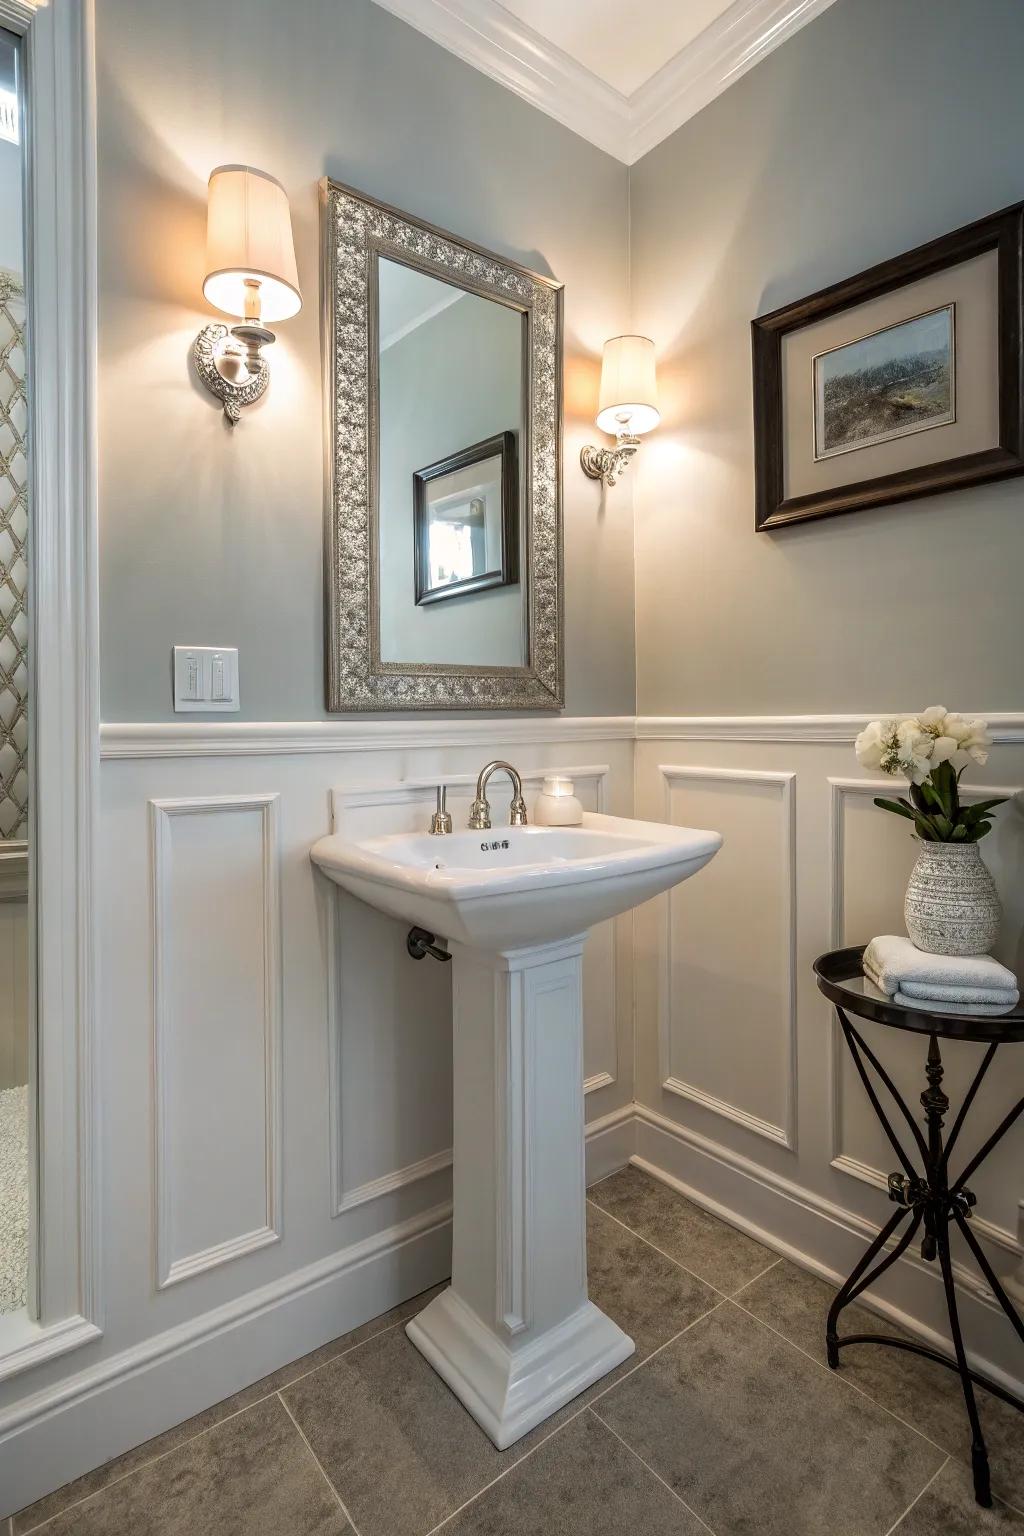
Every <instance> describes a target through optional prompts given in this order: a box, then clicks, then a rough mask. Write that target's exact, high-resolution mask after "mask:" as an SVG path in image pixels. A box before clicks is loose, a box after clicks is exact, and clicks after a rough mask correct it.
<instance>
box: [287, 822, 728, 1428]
mask: <svg viewBox="0 0 1024 1536" xmlns="http://www.w3.org/2000/svg"><path fill="white" fill-rule="evenodd" d="M721 842H722V839H721V837H720V836H719V834H718V833H717V832H699V831H694V830H692V829H689V828H685V827H674V826H665V825H661V824H658V823H654V822H642V821H630V820H625V819H623V818H621V817H617V816H602V815H597V814H591V813H585V814H584V817H583V824H582V825H581V826H579V827H538V826H527V827H503V826H497V827H494V828H493V829H492V830H490V831H487V832H465V831H460V832H456V833H452V834H450V835H448V836H444V837H432V836H430V834H429V833H425V832H405V833H394V834H391V835H387V836H372V837H363V838H352V837H346V836H344V835H343V834H340V833H339V834H335V835H334V836H331V837H325V838H322V839H321V840H320V842H318V843H317V844H316V845H315V846H314V848H313V850H312V858H313V860H314V862H315V863H316V864H318V865H319V866H320V868H321V869H322V870H324V872H325V873H326V874H327V875H329V876H330V878H331V879H332V880H334V881H336V882H337V883H338V885H340V886H342V887H344V889H345V890H347V891H349V892H351V893H352V894H353V895H355V896H358V897H360V898H361V899H362V900H363V901H366V902H368V903H370V904H371V905H372V906H375V907H378V908H380V910H381V911H383V912H386V913H389V914H390V915H391V916H393V917H396V918H399V919H401V920H402V921H404V922H408V923H410V924H416V925H418V926H420V927H423V928H427V929H429V930H430V931H431V932H432V933H434V934H435V935H436V936H437V937H439V938H444V939H447V940H448V941H449V944H450V948H451V954H452V964H451V970H452V1025H453V1070H454V1095H453V1099H454V1104H453V1147H454V1157H453V1164H454V1166H453V1193H454V1221H453V1233H452V1283H451V1285H450V1287H449V1288H448V1290H446V1291H444V1292H442V1293H441V1295H439V1296H436V1297H435V1298H434V1300H433V1301H432V1302H431V1303H430V1305H429V1306H428V1307H426V1308H425V1310H424V1311H423V1312H421V1313H420V1314H419V1316H418V1317H416V1318H414V1319H413V1321H412V1322H411V1323H409V1324H408V1325H407V1332H408V1334H409V1337H410V1338H411V1339H412V1341H413V1343H414V1344H415V1345H416V1347H417V1349H419V1350H420V1352H421V1353H422V1354H423V1355H424V1356H425V1357H426V1358H427V1359H428V1360H429V1361H430V1363H431V1365H433V1367H434V1369H435V1370H436V1371H437V1372H438V1373H439V1374H440V1375H441V1376H442V1377H443V1378H444V1380H445V1381H446V1382H447V1383H448V1385H449V1386H450V1387H451V1389H452V1391H453V1392H454V1393H455V1394H456V1396H457V1397H458V1398H459V1399H460V1401H461V1402H462V1403H463V1404H464V1405H465V1407H466V1408H467V1409H468V1410H469V1412H470V1413H471V1414H472V1415H473V1417H474V1418H475V1419H476V1421H477V1423H478V1424H480V1425H481V1427H482V1428H483V1429H484V1430H485V1431H486V1433H487V1434H488V1435H490V1437H491V1439H492V1440H493V1441H494V1443H495V1445H497V1446H498V1447H499V1449H503V1448H504V1447H505V1446H508V1445H511V1444H512V1443H513V1442H514V1441H515V1440H518V1439H519V1438H520V1437H521V1436H522V1435H525V1434H527V1433H528V1431H529V1430H531V1429H533V1427H534V1426H535V1425H536V1424H539V1423H540V1422H541V1421H542V1420H544V1419H546V1418H548V1417H549V1415H551V1414H552V1413H555V1412H556V1411H557V1410H558V1409H559V1408H561V1407H562V1406H563V1404H565V1403H567V1402H569V1401H570V1400H571V1399H572V1398H574V1397H576V1396H578V1395H579V1393H580V1392H583V1391H585V1390H586V1388H587V1387H589V1386H590V1385H591V1384H592V1383H593V1382H595V1381H597V1380H599V1378H600V1377H602V1376H604V1375H606V1374H607V1372H609V1371H611V1370H614V1368H615V1367H616V1366H617V1365H619V1364H620V1363H621V1362H622V1361H623V1360H626V1359H628V1358H629V1356H630V1355H631V1354H632V1353H633V1350H634V1347H635V1346H634V1344H633V1341H632V1339H631V1338H629V1336H628V1335H627V1334H626V1333H624V1332H623V1330H622V1329H621V1328H620V1327H619V1326H618V1325H617V1324H616V1323H614V1322H613V1321H612V1320H611V1318H609V1317H606V1316H605V1314H604V1313H603V1312H602V1311H601V1310H600V1308H598V1307H596V1306H595V1305H594V1304H593V1302H592V1301H590V1299H589V1297H588V1295H587V1250H586V1202H585V1191H584V1185H585V1175H584V1111H583V985H582V964H583V945H584V941H585V938H586V930H587V929H588V928H589V927H590V926H591V925H592V924H593V923H597V922H601V921H603V920H604V919H606V918H610V917H614V916H616V915H617V914H618V913H620V912H625V911H626V910H627V909H629V908H630V907H634V906H636V905H637V903H639V902H643V901H646V900H648V899H649V898H650V897H652V896H656V895H658V894H660V893H661V892H663V891H666V890H668V889H669V888H670V887H672V886H674V885H678V884H679V882H680V881H682V880H685V879H686V878H687V877H688V876H689V875H692V874H695V873H696V871H697V870H699V869H700V868H701V867H702V866H703V865H704V864H706V863H707V862H708V860H709V859H710V858H712V857H713V855H714V854H715V853H716V852H717V850H718V848H719V847H720V846H721ZM409 963H410V964H414V963H419V964H427V965H433V964H435V962H434V961H433V960H422V961H420V962H414V961H412V960H410V962H409Z"/></svg>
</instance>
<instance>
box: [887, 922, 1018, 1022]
mask: <svg viewBox="0 0 1024 1536" xmlns="http://www.w3.org/2000/svg"><path fill="white" fill-rule="evenodd" d="M864 974H865V976H866V977H867V978H868V980H869V981H873V982H874V984H875V986H876V987H878V988H879V990H880V991H882V992H886V993H888V995H889V996H890V997H891V998H892V999H893V1001H894V1002H896V1003H902V1004H903V1005H904V1006H905V1007H907V1008H915V1007H920V1006H921V1004H922V1003H926V1004H927V1011H929V1012H935V1013H962V1012H964V1011H965V1010H968V1011H970V1012H971V1013H985V1014H987V1013H992V1014H997V1013H1006V1012H1007V1011H1008V1010H1009V1009H1011V1008H1013V1007H1015V1006H1016V1003H1017V1000H1018V998H1019V996H1020V993H1019V992H1018V990H1017V978H1016V976H1015V975H1014V974H1013V972H1012V971H1008V970H1007V969H1006V966H1005V965H1000V964H999V961H998V960H993V958H992V956H991V955H929V954H926V953H925V951H924V950H923V949H918V948H917V946H916V945H914V944H912V943H911V942H910V940H909V939H904V938H901V937H900V936H899V935H897V934H894V933H886V934H883V935H882V936H881V937H880V938H877V939H872V940H871V943H870V944H869V945H868V947H867V949H865V951H864Z"/></svg>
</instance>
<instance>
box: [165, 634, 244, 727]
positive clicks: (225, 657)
mask: <svg viewBox="0 0 1024 1536" xmlns="http://www.w3.org/2000/svg"><path fill="white" fill-rule="evenodd" d="M238 707H239V706H238V649H237V647H236V646H233V645H176V646H175V647H174V708H175V712H176V713H178V714H188V713H189V712H193V711H195V712H198V711H205V712H210V711H213V710H236V709H238Z"/></svg>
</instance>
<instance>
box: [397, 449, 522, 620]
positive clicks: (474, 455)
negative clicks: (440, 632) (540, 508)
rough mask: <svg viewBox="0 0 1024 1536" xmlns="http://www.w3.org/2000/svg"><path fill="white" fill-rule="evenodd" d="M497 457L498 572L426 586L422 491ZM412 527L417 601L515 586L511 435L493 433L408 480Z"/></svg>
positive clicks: (515, 465) (515, 462)
mask: <svg viewBox="0 0 1024 1536" xmlns="http://www.w3.org/2000/svg"><path fill="white" fill-rule="evenodd" d="M495 458H500V460H501V471H500V483H501V565H500V567H499V568H498V569H497V570H493V571H482V572H481V573H480V575H479V576H468V577H466V579H465V580H464V581H451V582H448V583H447V585H445V586H443V587H432V586H431V585H430V503H429V499H428V495H427V488H428V486H429V485H430V483H431V481H433V480H440V479H441V478H442V476H444V475H450V474H452V473H453V472H454V471H455V470H460V469H471V468H472V467H473V465H474V464H482V463H484V462H485V461H486V460H487V459H495ZM412 494H413V529H414V542H415V564H416V602H417V605H420V604H423V603H440V602H443V601H445V600H446V599H448V598H452V597H463V596H465V594H466V593H467V592H484V591H486V590H487V588H489V587H514V586H515V585H516V584H517V582H518V581H519V453H518V449H517V446H516V434H515V433H514V432H498V433H496V434H495V435H494V437H488V438H485V439H484V441H483V442H482V443H474V444H473V446H472V447H471V448H463V449H461V450H460V451H459V452H458V453H452V454H449V456H448V457H447V458H446V459H438V461H437V463H436V464H428V465H427V467H426V468H425V469H417V470H415V471H414V473H413V477H412Z"/></svg>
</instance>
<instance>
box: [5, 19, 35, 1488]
mask: <svg viewBox="0 0 1024 1536" xmlns="http://www.w3.org/2000/svg"><path fill="white" fill-rule="evenodd" d="M20 47H21V43H20V40H19V39H18V38H16V37H14V36H13V35H12V34H11V33H10V32H7V31H5V30H4V29H3V28H2V27H0V1314H4V1313H10V1312H18V1311H21V1310H22V1309H24V1308H25V1307H26V1306H27V1305H28V1300H29V1290H28V1276H29V1242H30V1231H29V1228H30V1206H31V1201H30V1190H29V1175H30V1158H31V1154H30V1139H31V1132H30V1124H31V1114H30V1105H29V1096H30V1093H31V1091H32V1089H31V1079H32V1035H33V1030H32V1011H31V1000H30V985H29V956H30V949H31V921H32V914H31V910H30V907H29V824H30V822H29V757H28V733H29V718H28V716H29V700H30V694H29V616H28V596H29V566H28V561H29V494H28V493H29V477H28V454H27V448H28V395H27V378H28V368H27V360H26V355H25V260H24V242H23V233H24V232H23V218H22V203H23V186H24V174H23V161H22V141H23V134H22V126H21V125H22V119H23V115H24V114H23V111H22V107H23V101H22V96H21V78H20V63H21V59H20ZM0 1502H2V1501H0Z"/></svg>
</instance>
